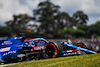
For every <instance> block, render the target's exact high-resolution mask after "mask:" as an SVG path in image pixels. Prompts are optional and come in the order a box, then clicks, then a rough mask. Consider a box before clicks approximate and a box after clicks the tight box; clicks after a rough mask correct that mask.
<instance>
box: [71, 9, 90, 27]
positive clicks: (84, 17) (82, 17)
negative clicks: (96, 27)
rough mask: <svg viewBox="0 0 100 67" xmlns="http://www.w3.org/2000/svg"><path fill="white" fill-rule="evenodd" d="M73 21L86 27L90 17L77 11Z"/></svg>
mask: <svg viewBox="0 0 100 67" xmlns="http://www.w3.org/2000/svg"><path fill="white" fill-rule="evenodd" d="M72 19H73V20H74V21H75V22H77V24H82V25H86V23H87V21H88V16H87V15H86V14H84V13H83V11H77V12H76V13H74V14H73V16H72Z"/></svg>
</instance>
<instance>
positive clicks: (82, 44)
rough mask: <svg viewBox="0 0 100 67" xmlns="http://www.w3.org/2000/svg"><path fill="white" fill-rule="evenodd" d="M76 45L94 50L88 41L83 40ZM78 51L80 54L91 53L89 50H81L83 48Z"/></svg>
mask: <svg viewBox="0 0 100 67" xmlns="http://www.w3.org/2000/svg"><path fill="white" fill-rule="evenodd" d="M76 46H78V47H81V48H84V49H88V50H92V46H91V45H90V44H89V43H88V42H81V43H78V44H76ZM77 53H78V54H80V55H84V54H90V53H88V52H85V51H81V50H77Z"/></svg>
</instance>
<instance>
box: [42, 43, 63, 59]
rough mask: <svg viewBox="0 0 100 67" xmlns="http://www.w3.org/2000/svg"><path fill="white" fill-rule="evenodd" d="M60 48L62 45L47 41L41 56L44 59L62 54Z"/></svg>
mask: <svg viewBox="0 0 100 67" xmlns="http://www.w3.org/2000/svg"><path fill="white" fill-rule="evenodd" d="M62 50H63V48H62V45H60V44H57V43H55V42H49V43H47V44H46V45H45V49H44V50H43V56H44V58H46V59H48V58H55V57H58V56H62Z"/></svg>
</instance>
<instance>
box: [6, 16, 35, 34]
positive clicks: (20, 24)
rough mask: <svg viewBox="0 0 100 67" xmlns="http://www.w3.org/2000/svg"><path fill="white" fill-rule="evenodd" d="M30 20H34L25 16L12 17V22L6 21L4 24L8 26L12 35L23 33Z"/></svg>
mask: <svg viewBox="0 0 100 67" xmlns="http://www.w3.org/2000/svg"><path fill="white" fill-rule="evenodd" d="M30 20H34V18H32V17H30V16H28V15H27V14H19V15H13V20H10V21H7V22H6V24H7V25H8V26H10V27H11V28H12V30H13V33H17V34H18V33H20V32H24V31H25V30H26V29H27V24H28V23H29V21H30Z"/></svg>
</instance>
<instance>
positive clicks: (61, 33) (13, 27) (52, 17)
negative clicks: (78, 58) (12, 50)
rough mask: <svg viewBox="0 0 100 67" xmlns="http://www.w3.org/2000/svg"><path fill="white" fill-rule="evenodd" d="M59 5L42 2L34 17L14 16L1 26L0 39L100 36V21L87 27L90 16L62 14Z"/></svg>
mask: <svg viewBox="0 0 100 67" xmlns="http://www.w3.org/2000/svg"><path fill="white" fill-rule="evenodd" d="M59 9H60V6H59V5H55V4H53V3H52V2H50V1H49V0H47V1H44V2H40V3H39V4H38V6H37V9H34V10H33V16H29V15H28V14H19V15H13V20H8V21H6V22H5V24H6V26H0V37H5V36H7V37H12V36H14V35H18V34H19V33H25V34H26V36H27V37H35V36H43V37H45V38H68V37H70V38H72V37H76V38H78V37H85V38H89V37H91V35H93V34H96V35H98V36H100V30H99V29H100V21H97V22H96V24H92V25H87V21H88V20H89V19H88V16H87V15H86V14H85V13H84V12H83V11H77V12H75V13H74V14H73V15H72V16H70V15H69V14H68V13H67V12H61V11H60V10H59Z"/></svg>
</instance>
